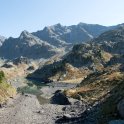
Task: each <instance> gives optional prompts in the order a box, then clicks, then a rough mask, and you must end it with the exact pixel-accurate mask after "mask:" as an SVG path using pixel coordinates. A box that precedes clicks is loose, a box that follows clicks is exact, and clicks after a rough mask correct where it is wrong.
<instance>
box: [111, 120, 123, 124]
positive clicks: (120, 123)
mask: <svg viewBox="0 0 124 124" xmlns="http://www.w3.org/2000/svg"><path fill="white" fill-rule="evenodd" d="M109 124H124V120H113V121H110V122H109Z"/></svg>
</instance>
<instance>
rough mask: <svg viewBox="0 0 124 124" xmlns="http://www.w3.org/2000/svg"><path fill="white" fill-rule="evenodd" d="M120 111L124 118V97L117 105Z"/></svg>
mask: <svg viewBox="0 0 124 124" xmlns="http://www.w3.org/2000/svg"><path fill="white" fill-rule="evenodd" d="M117 109H118V112H119V114H120V116H121V117H122V118H124V99H123V100H121V101H120V102H119V103H118V105H117Z"/></svg>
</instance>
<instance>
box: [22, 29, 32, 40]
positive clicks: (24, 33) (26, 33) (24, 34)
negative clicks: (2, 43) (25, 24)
mask: <svg viewBox="0 0 124 124" xmlns="http://www.w3.org/2000/svg"><path fill="white" fill-rule="evenodd" d="M29 35H30V33H29V32H28V31H26V30H24V31H22V33H21V34H20V38H26V37H29Z"/></svg>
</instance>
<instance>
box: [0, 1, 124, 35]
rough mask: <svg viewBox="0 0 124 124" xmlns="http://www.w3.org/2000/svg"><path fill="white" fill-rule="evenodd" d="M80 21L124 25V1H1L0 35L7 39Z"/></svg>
mask: <svg viewBox="0 0 124 124" xmlns="http://www.w3.org/2000/svg"><path fill="white" fill-rule="evenodd" d="M79 22H85V23H92V24H96V23H97V24H102V25H115V24H119V23H124V0H0V35H3V36H6V37H9V36H13V37H18V36H19V34H20V33H21V31H22V30H25V29H26V30H28V31H29V32H33V31H37V30H41V29H42V28H43V27H44V26H48V25H53V24H56V23H61V24H62V25H72V24H77V23H79Z"/></svg>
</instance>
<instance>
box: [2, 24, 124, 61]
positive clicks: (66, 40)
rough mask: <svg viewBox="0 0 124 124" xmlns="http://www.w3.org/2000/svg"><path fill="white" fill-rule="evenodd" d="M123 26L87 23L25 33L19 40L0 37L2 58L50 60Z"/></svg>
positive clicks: (51, 27) (58, 25)
mask: <svg viewBox="0 0 124 124" xmlns="http://www.w3.org/2000/svg"><path fill="white" fill-rule="evenodd" d="M122 25H123V24H121V25H116V26H109V27H107V26H102V25H97V24H85V23H79V24H78V25H72V26H62V25H61V24H56V25H53V26H48V27H45V28H44V29H43V30H40V31H37V32H33V33H29V32H27V31H23V32H22V33H21V34H20V36H19V37H18V38H13V37H10V38H8V39H5V38H3V37H0V45H1V47H0V57H2V58H5V59H14V58H16V57H20V56H23V57H28V58H32V59H40V58H49V57H51V56H53V55H55V54H57V53H59V52H63V51H68V50H69V49H70V48H71V47H72V46H73V45H74V44H78V43H83V42H86V41H90V40H91V39H93V38H96V37H98V36H99V35H100V34H102V33H103V32H105V31H108V30H112V29H116V28H118V27H121V26H122ZM3 41H4V42H3Z"/></svg>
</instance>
